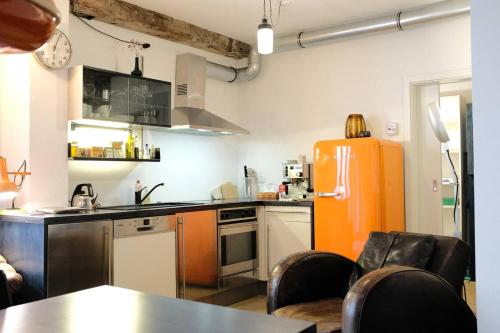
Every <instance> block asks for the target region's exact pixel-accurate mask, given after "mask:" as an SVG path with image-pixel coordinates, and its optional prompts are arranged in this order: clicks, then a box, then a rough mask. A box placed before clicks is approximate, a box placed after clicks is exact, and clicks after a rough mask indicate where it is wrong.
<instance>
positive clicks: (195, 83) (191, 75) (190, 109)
mask: <svg viewBox="0 0 500 333" xmlns="http://www.w3.org/2000/svg"><path fill="white" fill-rule="evenodd" d="M206 77H207V61H206V59H205V58H203V57H201V56H198V55H194V54H189V53H187V54H180V55H178V56H177V60H176V69H175V99H174V109H173V110H172V114H171V126H172V129H174V130H176V131H180V132H185V133H191V134H201V135H221V134H222V135H224V134H227V135H230V134H249V133H250V132H248V131H247V130H245V129H244V128H241V127H239V126H237V125H235V124H233V123H231V122H229V121H227V120H225V119H223V118H221V117H219V116H216V115H215V114H213V113H211V112H209V111H207V110H206V109H205V83H206Z"/></svg>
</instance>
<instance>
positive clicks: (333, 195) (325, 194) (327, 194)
mask: <svg viewBox="0 0 500 333" xmlns="http://www.w3.org/2000/svg"><path fill="white" fill-rule="evenodd" d="M316 194H317V195H318V197H320V198H337V197H340V196H341V195H342V194H340V193H337V192H317V193H316Z"/></svg>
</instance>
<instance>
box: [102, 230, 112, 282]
mask: <svg viewBox="0 0 500 333" xmlns="http://www.w3.org/2000/svg"><path fill="white" fill-rule="evenodd" d="M103 237H104V256H103V257H104V258H103V282H104V283H105V284H109V285H111V284H112V283H113V282H112V275H111V274H112V267H111V249H110V248H111V241H110V237H111V233H110V231H109V225H104V226H103Z"/></svg>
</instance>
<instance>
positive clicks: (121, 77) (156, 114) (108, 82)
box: [69, 66, 171, 127]
mask: <svg viewBox="0 0 500 333" xmlns="http://www.w3.org/2000/svg"><path fill="white" fill-rule="evenodd" d="M170 89H171V87H170V82H166V81H159V80H153V79H147V78H138V77H133V76H130V75H127V74H121V73H116V72H111V71H106V70H101V69H96V68H91V67H86V66H77V67H74V68H72V69H71V70H70V95H69V103H70V120H81V119H84V120H103V121H113V122H121V123H129V124H138V125H151V126H163V127H169V126H170V107H171V101H170Z"/></svg>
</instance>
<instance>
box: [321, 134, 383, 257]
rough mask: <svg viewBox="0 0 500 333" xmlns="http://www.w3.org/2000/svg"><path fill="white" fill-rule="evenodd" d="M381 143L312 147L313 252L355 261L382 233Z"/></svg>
mask: <svg viewBox="0 0 500 333" xmlns="http://www.w3.org/2000/svg"><path fill="white" fill-rule="evenodd" d="M379 151H380V144H379V142H378V141H377V140H375V139H371V138H363V139H349V140H333V141H321V142H318V143H317V144H316V145H315V146H314V174H315V180H314V189H315V191H316V193H315V198H314V221H315V224H314V234H315V249H316V250H319V251H330V252H335V253H337V254H340V255H343V256H345V257H347V258H350V259H352V260H356V259H357V258H358V256H359V254H360V253H361V251H362V249H363V246H364V244H365V242H366V240H367V239H368V235H369V233H370V232H371V231H374V230H380V228H381V212H380V152H379Z"/></svg>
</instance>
